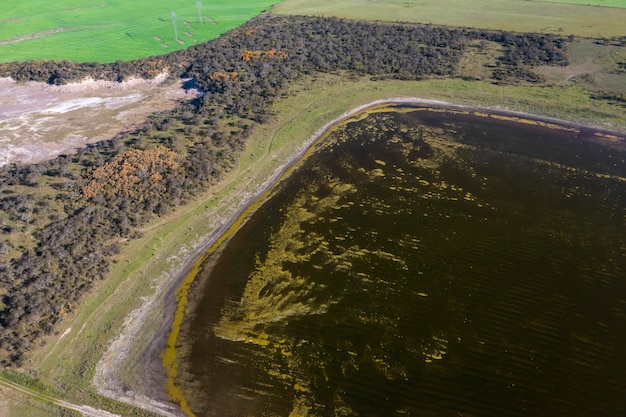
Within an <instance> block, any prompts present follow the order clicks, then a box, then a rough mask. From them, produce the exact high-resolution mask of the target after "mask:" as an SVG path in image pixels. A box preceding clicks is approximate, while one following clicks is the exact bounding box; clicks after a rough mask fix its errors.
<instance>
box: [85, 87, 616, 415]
mask: <svg viewBox="0 0 626 417" xmlns="http://www.w3.org/2000/svg"><path fill="white" fill-rule="evenodd" d="M394 105H397V106H402V105H406V106H416V107H417V108H419V107H426V110H429V106H432V108H431V109H430V110H437V111H442V112H454V111H458V112H462V113H463V114H465V113H466V112H467V114H472V113H481V114H475V115H476V116H482V115H483V114H486V115H487V116H486V117H492V116H494V115H495V116H500V118H503V117H504V118H506V119H505V120H510V121H512V122H518V123H524V122H526V123H529V122H534V124H537V125H542V126H545V127H549V128H550V127H553V126H554V127H556V128H567V129H577V130H578V131H585V132H593V133H595V134H596V137H597V138H598V139H608V140H611V142H612V143H614V144H615V143H616V144H619V145H618V146H626V136H625V135H624V134H622V133H619V132H615V131H611V130H609V129H605V128H600V127H595V126H587V125H581V124H576V123H573V122H569V121H565V120H561V119H557V118H551V117H544V116H538V115H533V114H529V113H523V112H514V111H510V110H503V109H499V108H494V107H483V106H474V105H458V104H454V103H450V102H446V101H438V100H429V99H420V98H415V97H404V98H403V97H398V98H390V99H381V100H375V101H372V102H370V103H367V104H364V105H361V106H358V107H355V108H353V109H351V110H348V111H346V112H344V113H343V114H342V115H340V116H339V117H336V118H335V119H333V120H331V121H329V122H328V123H326V124H325V125H324V126H322V127H321V128H319V129H317V130H316V131H315V133H314V134H313V135H312V136H310V137H309V138H307V139H306V140H305V141H304V142H303V143H302V144H300V145H298V147H297V148H296V151H295V152H293V153H292V154H291V155H289V156H288V157H287V158H286V159H285V161H283V162H282V163H281V164H280V165H279V166H278V167H277V168H276V169H274V170H273V171H272V173H271V174H270V175H269V177H267V178H266V179H265V181H263V182H262V184H261V185H260V186H258V187H257V189H256V190H254V191H253V192H246V190H243V189H235V190H232V191H230V192H229V194H228V198H226V199H225V200H227V201H225V202H224V203H223V204H228V203H229V202H230V200H232V199H237V197H238V196H241V197H243V198H241V199H240V200H239V203H238V204H236V205H235V206H234V208H231V209H230V210H228V214H227V215H226V216H224V217H223V218H221V219H218V220H217V225H216V228H215V229H214V230H213V231H212V232H210V233H209V234H208V235H206V236H204V237H200V242H199V243H198V244H196V246H195V247H193V248H192V249H190V250H189V251H188V252H187V253H186V254H185V256H184V259H183V260H182V261H181V263H180V265H179V266H177V267H176V268H174V269H173V270H170V271H165V272H164V273H163V274H162V276H161V277H157V278H155V281H157V279H159V278H162V279H159V284H158V285H157V286H156V287H157V288H156V289H155V292H154V294H153V295H152V296H150V297H147V298H146V299H144V300H143V302H142V305H141V306H140V307H139V308H137V309H135V310H134V311H132V312H131V313H130V314H129V316H128V317H127V318H126V320H125V322H124V328H123V329H122V331H121V332H120V333H119V335H118V336H117V337H116V338H115V340H114V341H113V342H112V343H110V344H109V347H108V348H107V351H106V353H105V354H104V355H103V357H102V358H101V359H100V360H99V361H98V363H97V365H96V374H95V376H94V379H93V385H94V386H95V388H96V389H97V391H98V392H99V393H100V394H103V395H105V396H107V397H110V398H113V399H116V400H119V401H123V402H126V403H129V404H131V405H135V406H137V407H140V408H145V409H148V410H151V411H154V412H157V413H159V414H162V415H164V416H184V415H186V414H184V413H183V412H182V410H181V408H180V407H177V406H176V405H175V404H174V403H173V402H172V400H171V399H170V397H169V396H168V393H167V392H166V389H165V386H166V383H168V381H169V380H171V381H173V378H174V377H175V375H176V372H177V370H176V366H175V364H174V368H173V369H172V368H170V369H169V370H167V369H166V368H165V366H164V364H163V362H162V361H161V353H162V352H163V350H164V347H165V345H166V343H167V344H168V345H170V346H172V349H173V350H172V352H174V354H175V341H176V337H177V334H176V336H175V337H174V338H173V339H172V338H171V335H172V334H173V333H177V329H176V325H175V324H174V325H172V323H173V322H174V320H175V317H176V316H177V315H181V316H180V317H181V319H182V317H184V313H185V311H184V310H185V307H186V297H187V294H186V292H185V291H187V289H186V288H185V285H186V284H190V283H191V282H193V280H194V278H195V275H194V274H193V270H194V268H196V267H197V265H199V264H200V263H201V262H202V261H203V260H204V259H205V258H206V256H207V253H208V252H209V251H210V250H212V249H214V248H217V247H218V246H220V245H221V244H222V243H224V242H225V241H226V240H227V239H228V238H229V236H230V235H231V234H232V233H234V232H236V231H237V230H238V229H239V226H240V225H241V224H242V223H243V222H244V221H245V219H246V218H247V216H248V215H250V214H251V213H252V212H253V211H254V210H255V209H256V207H257V206H258V205H260V204H262V202H263V201H264V196H266V195H267V194H268V193H271V191H272V189H273V187H274V185H275V184H277V183H279V182H280V181H281V180H282V179H284V178H285V177H286V175H288V174H289V173H290V172H291V171H292V170H293V169H295V168H296V167H297V166H298V165H299V163H300V162H301V161H303V158H305V157H306V154H307V152H309V151H312V150H314V145H315V144H316V143H317V142H318V141H319V140H320V139H322V138H323V137H324V135H325V134H326V133H328V132H329V131H330V130H331V129H332V127H333V126H335V125H338V124H340V123H344V122H346V121H347V120H349V119H350V118H351V117H353V116H355V115H357V114H360V113H362V112H365V111H367V110H376V109H377V108H380V109H381V110H383V109H384V108H385V107H392V106H394ZM496 118H497V117H496ZM537 122H540V123H537ZM271 158H272V157H271V155H266V156H264V157H263V159H262V160H263V161H267V160H271ZM244 185H245V184H244ZM240 187H241V188H243V187H244V186H240ZM238 193H242V194H243V195H240V194H238ZM219 207H220V206H219V204H218V206H216V208H214V209H212V210H217V209H218V208H219ZM157 313H158V314H159V315H160V316H161V317H162V321H161V325H160V327H159V329H158V331H157V332H156V333H155V334H154V335H153V336H152V338H151V339H150V341H149V342H148V343H147V345H146V344H143V345H139V346H137V345H136V346H135V347H134V348H133V347H132V343H133V341H134V339H135V336H136V335H137V334H139V333H140V332H141V331H142V327H143V325H144V321H145V319H146V318H147V317H150V316H153V315H154V314H157ZM172 342H174V343H172ZM131 352H135V353H137V352H139V357H143V358H145V362H144V363H143V364H142V365H143V366H142V370H143V372H142V373H143V376H144V381H145V383H146V384H147V385H149V386H148V387H147V388H146V389H145V390H144V392H143V393H139V392H135V391H132V390H128V389H127V388H125V387H122V386H120V385H121V384H120V383H119V379H118V378H116V376H115V372H116V371H115V370H116V369H122V367H123V364H124V363H125V361H127V360H129V359H130V356H131ZM163 371H166V373H164V372H163ZM133 389H136V387H133ZM146 392H148V393H149V394H148V395H146V394H145V393H146ZM175 399H176V400H178V401H179V402H180V398H175ZM183 401H184V398H183ZM181 406H183V407H182V408H184V404H181Z"/></svg>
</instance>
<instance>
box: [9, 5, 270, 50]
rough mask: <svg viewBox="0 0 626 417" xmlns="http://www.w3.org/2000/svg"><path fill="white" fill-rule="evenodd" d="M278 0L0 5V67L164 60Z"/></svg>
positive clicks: (236, 23)
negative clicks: (54, 61) (61, 61)
mask: <svg viewBox="0 0 626 417" xmlns="http://www.w3.org/2000/svg"><path fill="white" fill-rule="evenodd" d="M279 1H280V0H200V2H199V3H198V2H197V1H196V0H156V1H155V0H152V1H148V0H125V1H122V0H63V1H53V0H1V1H0V62H9V61H25V60H31V59H67V60H71V61H77V62H94V61H97V62H113V61H117V60H130V59H135V58H141V57H147V56H152V55H163V54H167V53H169V52H172V51H175V50H178V49H184V48H188V47H190V46H192V45H194V44H197V43H201V42H205V41H207V40H210V39H213V38H216V37H218V36H219V35H221V34H223V33H225V32H227V31H228V30H230V29H232V28H234V27H236V26H239V25H241V24H243V23H245V22H246V21H248V20H250V19H251V18H252V17H254V16H256V15H258V14H259V13H261V12H262V11H264V10H267V9H268V8H269V7H271V5H272V4H275V3H278V2H279ZM172 12H173V13H174V14H175V16H176V19H175V26H176V34H177V35H178V39H177V38H176V35H175V30H174V20H173V18H172Z"/></svg>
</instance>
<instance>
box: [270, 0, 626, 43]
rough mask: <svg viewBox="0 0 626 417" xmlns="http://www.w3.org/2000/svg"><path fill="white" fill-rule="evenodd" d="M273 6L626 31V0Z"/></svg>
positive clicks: (296, 1) (344, 0)
mask: <svg viewBox="0 0 626 417" xmlns="http://www.w3.org/2000/svg"><path fill="white" fill-rule="evenodd" d="M573 3H579V4H573ZM605 6H611V7H605ZM274 12H275V13H278V14H296V15H308V16H337V17H342V18H352V19H366V20H381V21H388V22H418V23H431V24H436V25H447V26H459V27H471V28H481V29H494V30H509V31H514V32H539V33H556V34H561V35H576V36H582V37H595V38H599V37H606V38H611V37H617V36H624V35H626V29H625V28H626V23H625V22H626V0H604V1H602V0H596V1H593V0H550V1H539V0H474V1H468V0H317V1H310V0H285V1H283V2H281V3H280V4H278V5H276V6H275V7H274Z"/></svg>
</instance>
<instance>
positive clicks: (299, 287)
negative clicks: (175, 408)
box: [162, 103, 578, 417]
mask: <svg viewBox="0 0 626 417" xmlns="http://www.w3.org/2000/svg"><path fill="white" fill-rule="evenodd" d="M420 110H422V111H430V112H442V113H451V114H464V115H473V116H478V117H490V118H493V119H497V120H504V121H510V122H516V123H522V124H528V125H537V126H542V127H546V128H550V129H559V130H566V131H573V132H578V129H577V128H574V127H567V126H563V125H559V124H556V123H551V122H544V121H541V120H535V119H531V118H526V117H519V116H512V115H502V114H491V113H485V112H480V111H471V110H466V109H463V108H433V107H428V108H426V107H424V108H396V107H394V104H390V103H384V104H379V105H376V106H372V107H370V108H368V109H365V110H363V111H362V112H360V113H358V114H356V115H353V116H351V117H349V118H346V119H343V120H342V121H340V122H338V123H336V124H334V125H332V126H331V127H329V128H328V129H327V130H326V131H325V132H324V133H323V134H322V135H320V137H319V139H317V140H316V141H315V142H314V144H313V146H311V147H309V149H308V150H307V151H306V152H305V153H304V154H303V156H302V157H301V158H300V159H299V160H298V163H300V162H302V161H304V160H305V159H306V158H308V157H309V156H310V155H311V154H312V153H313V152H314V151H315V150H317V149H318V148H319V145H320V144H322V143H323V142H324V141H326V139H327V138H328V136H329V135H330V134H331V133H333V132H334V131H335V130H337V129H338V128H339V127H341V126H344V125H346V124H347V123H349V122H354V121H359V120H362V119H364V118H366V117H367V116H369V115H370V114H374V113H385V112H391V111H393V112H413V111H420ZM381 162H382V163H383V164H384V162H383V161H381ZM298 163H296V164H293V165H291V167H289V168H288V169H287V170H285V172H284V173H283V174H282V175H281V177H280V178H279V179H278V181H277V182H276V183H278V182H281V181H282V180H284V179H285V178H287V177H288V176H289V175H290V174H291V173H292V172H293V170H294V169H295V167H296V166H297V165H298ZM373 175H375V173H373ZM276 183H275V184H276ZM332 188H333V193H332V195H331V196H330V197H327V198H326V199H322V200H318V201H315V202H311V201H306V199H305V197H303V196H301V197H300V198H299V199H297V201H296V202H295V203H294V204H293V205H291V206H290V207H288V208H287V209H286V215H285V219H286V220H285V223H284V224H283V226H282V227H281V228H280V230H279V231H278V232H276V234H275V235H274V236H273V238H272V241H271V246H270V249H269V252H268V254H267V256H266V258H265V259H264V260H262V261H261V260H258V259H257V267H256V268H255V272H253V274H252V275H251V276H250V279H249V282H248V284H247V285H246V287H245V290H244V294H243V296H242V299H241V301H240V302H239V303H238V304H231V305H228V306H227V308H226V309H225V310H224V313H223V317H222V318H221V320H220V321H219V323H218V324H217V326H216V327H215V333H216V335H217V336H219V337H221V338H224V339H228V340H233V341H244V342H247V343H254V344H256V345H259V346H263V347H269V348H271V349H272V351H274V352H276V353H280V354H281V356H283V358H284V359H285V360H286V362H287V363H288V366H289V368H292V369H293V368H296V367H297V366H298V364H297V363H295V362H294V361H296V359H295V358H294V357H293V355H292V353H291V351H290V346H289V343H288V342H287V341H286V340H284V339H277V340H270V339H269V336H268V335H267V333H265V332H263V331H257V330H255V328H258V327H259V326H258V325H259V324H263V323H268V322H275V321H280V320H282V319H284V318H287V317H290V316H295V315H302V314H321V313H323V312H324V311H325V310H326V309H327V308H328V305H329V303H333V300H327V302H326V303H321V304H319V305H317V306H313V305H311V304H310V303H309V304H307V303H306V301H307V300H310V298H309V297H308V296H309V292H311V291H313V290H314V289H313V288H310V286H308V285H307V284H306V282H305V280H304V279H303V278H301V277H298V276H293V275H292V274H291V273H290V272H289V271H287V270H285V269H284V268H283V267H282V262H283V261H285V259H287V260H289V259H292V260H293V261H294V262H295V261H303V260H306V259H304V258H306V257H310V256H312V254H314V253H315V252H311V251H310V250H311V248H317V249H315V250H316V251H324V249H325V246H324V242H323V241H322V240H320V239H317V237H316V236H314V235H312V236H307V242H306V243H303V242H302V241H301V240H299V239H298V238H302V236H301V234H302V229H301V227H300V225H301V224H302V223H303V222H306V221H307V219H309V218H310V217H312V216H314V215H315V213H318V212H319V211H324V210H327V209H331V208H333V206H335V205H336V204H338V203H339V201H338V200H339V198H341V197H345V196H346V195H349V194H350V192H351V190H352V189H353V188H354V185H352V184H345V183H335V184H332ZM274 189H275V188H274V187H270V188H269V189H268V190H266V191H265V192H264V193H263V194H262V195H261V196H260V197H259V198H258V199H256V200H255V201H254V202H253V203H252V204H251V205H249V206H248V207H247V208H246V209H245V210H244V211H243V212H242V213H241V214H240V215H239V217H237V219H236V220H235V221H234V222H233V223H232V225H231V226H230V227H229V228H228V229H227V231H226V232H225V233H224V234H222V235H221V236H220V237H219V238H218V239H217V240H216V241H215V243H214V244H213V245H212V246H211V247H210V248H209V249H208V250H207V252H206V253H205V254H204V255H203V256H202V257H201V258H200V259H198V260H197V261H196V262H195V263H194V265H193V268H192V269H191V271H190V272H189V274H188V275H187V276H186V277H185V280H184V281H183V282H182V284H181V285H180V287H179V289H178V290H177V294H176V302H177V309H176V312H175V315H174V320H173V323H172V328H171V331H170V334H169V336H168V339H167V343H166V346H165V349H164V351H163V354H162V359H163V364H164V366H165V368H166V369H167V390H168V393H169V395H170V397H171V398H172V400H173V401H174V402H176V403H178V404H179V405H180V407H181V409H182V410H183V411H184V412H185V413H186V414H187V415H189V416H193V415H194V414H193V412H192V410H191V409H190V407H189V405H188V403H187V401H186V399H185V397H184V395H183V392H182V390H181V389H180V388H179V387H178V386H177V385H176V377H177V375H178V365H177V361H176V357H177V352H176V343H177V340H178V335H179V332H180V326H181V324H182V322H183V320H184V318H185V315H186V313H187V305H188V292H189V289H190V287H191V285H192V283H193V282H194V280H195V278H196V276H197V274H198V272H199V270H200V266H201V264H202V263H203V262H204V261H205V260H206V259H207V258H208V257H209V256H210V255H211V254H213V253H214V252H215V251H216V250H217V249H218V248H219V247H220V246H221V245H223V244H224V243H225V242H226V241H227V240H228V239H229V238H230V237H231V236H232V235H233V234H234V233H235V232H236V231H237V230H239V229H240V227H241V226H242V225H243V224H244V223H245V221H246V219H247V218H248V217H249V216H250V215H251V214H252V213H254V212H255V211H256V210H257V209H258V207H260V206H261V204H262V203H263V202H264V201H266V200H267V198H268V197H269V196H270V195H271V194H272V192H273V191H274ZM466 199H467V198H466ZM311 203H314V206H315V208H314V209H313V212H311V211H310V210H309V209H307V208H306V207H305V205H307V204H308V205H309V208H310V207H311ZM341 204H349V202H348V203H345V202H343V203H341ZM303 245H306V246H307V248H306V249H307V250H306V251H303V250H302V249H303ZM363 255H365V253H359V248H350V250H348V251H347V252H346V253H344V254H343V255H342V256H341V257H340V258H342V259H339V258H338V257H335V259H334V261H335V262H336V267H337V268H339V269H340V268H343V269H349V268H350V265H351V264H350V260H351V259H354V258H356V257H359V256H363ZM368 255H370V256H371V255H372V253H369V254H368ZM379 255H380V256H382V257H386V256H385V255H390V254H379ZM392 260H393V259H392ZM262 294H263V295H262ZM285 294H287V296H285ZM420 296H422V295H421V294H420ZM423 296H427V294H423ZM364 320H367V318H364ZM446 344H447V341H446V340H444V339H441V340H439V339H433V347H432V352H425V353H424V354H425V355H426V356H428V357H429V358H430V360H432V359H440V357H441V356H442V354H443V353H442V352H444V351H445V345H446ZM427 353H428V354H427ZM374 359H375V360H374V361H375V362H376V363H377V364H378V365H380V367H381V370H384V368H389V369H387V370H386V372H384V373H385V374H388V376H391V377H393V375H394V374H396V375H397V376H401V375H402V373H403V371H402V369H401V368H398V369H392V368H393V366H391V367H390V364H387V363H385V360H384V359H383V358H374ZM272 374H273V376H275V377H278V378H280V379H283V380H286V379H289V381H285V382H289V383H290V384H291V385H292V387H293V389H294V391H296V392H300V393H302V394H305V393H306V392H307V391H308V387H307V383H306V381H302V380H300V379H298V378H297V377H294V376H293V375H289V373H285V372H284V371H281V370H278V369H277V370H275V372H273V373H272ZM294 375H295V374H294ZM308 400H309V399H307V398H306V395H301V396H296V397H295V398H294V404H293V410H292V412H291V414H290V415H291V416H294V417H295V416H298V415H307V413H308V410H309V408H310V404H309V401H308Z"/></svg>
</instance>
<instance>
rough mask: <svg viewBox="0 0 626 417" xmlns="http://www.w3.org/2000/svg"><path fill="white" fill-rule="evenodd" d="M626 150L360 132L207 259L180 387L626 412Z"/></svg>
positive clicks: (451, 127) (412, 123) (396, 411)
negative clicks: (625, 404)
mask: <svg viewBox="0 0 626 417" xmlns="http://www.w3.org/2000/svg"><path fill="white" fill-rule="evenodd" d="M624 143H625V142H624V139H623V138H622V139H618V140H604V139H602V138H599V137H597V136H594V135H593V132H587V131H586V130H584V129H578V128H571V127H568V128H565V127H559V126H557V125H554V124H549V125H548V124H547V123H543V122H542V123H529V122H528V121H525V120H523V119H520V118H511V117H489V115H485V114H481V115H479V116H475V115H472V114H469V112H464V113H463V114H461V113H459V112H454V111H449V112H441V111H440V110H439V111H435V112H432V111H429V109H424V108H390V109H389V110H388V111H387V112H380V111H379V112H374V113H372V114H370V115H369V116H368V117H363V118H360V119H359V120H357V121H353V122H347V123H344V124H343V125H341V126H340V127H338V128H337V129H334V130H333V132H332V133H331V134H330V135H329V136H328V137H326V138H325V139H324V142H323V146H320V149H319V150H318V151H317V152H315V153H314V154H313V155H312V156H310V157H309V158H308V159H307V160H306V161H304V162H303V163H302V165H301V166H300V168H298V169H297V170H296V171H295V172H294V173H293V174H292V175H291V176H290V177H289V178H287V179H285V180H284V181H283V182H281V184H280V185H279V186H277V187H276V189H275V190H274V192H273V194H272V196H271V197H270V198H269V199H268V200H267V201H266V202H265V203H264V204H263V205H261V207H260V208H259V209H258V210H257V211H256V212H255V213H254V214H253V215H251V216H250V218H249V219H248V221H247V222H246V224H245V225H244V226H243V227H242V228H241V229H240V230H239V231H238V232H237V233H236V234H235V235H234V236H233V237H232V238H231V239H230V240H229V241H228V243H227V244H225V246H224V247H223V248H222V249H221V250H220V251H219V252H217V253H215V255H213V256H211V257H209V258H208V259H207V261H206V263H205V265H204V267H203V268H202V272H201V273H200V274H199V276H198V277H197V279H196V282H195V283H194V286H195V288H194V289H195V290H198V291H194V294H196V295H195V297H194V299H193V302H192V305H193V309H192V310H193V311H192V314H190V315H189V316H188V319H187V320H186V322H185V323H184V325H183V328H182V334H183V337H182V338H181V339H180V343H181V344H183V345H184V346H185V349H183V351H184V353H183V354H182V355H181V356H184V358H183V361H182V363H181V364H180V368H181V371H182V372H181V373H180V377H179V378H178V380H177V381H176V383H177V385H178V386H179V387H180V388H181V389H182V391H183V392H184V393H185V396H186V399H187V401H188V403H189V404H190V407H191V409H192V410H193V411H194V413H195V414H196V415H197V416H213V415H215V416H218V415H219V416H248V415H254V416H296V415H300V416H336V415H342V416H381V415H385V416H395V415H397V416H406V415H412V416H427V415H428V416H430V415H440V416H448V415H449V416H457V415H481V416H494V417H495V416H502V415H507V416H536V415H555V414H558V415H570V416H588V415H592V414H595V413H598V412H600V410H602V411H601V414H602V415H619V413H620V412H621V411H623V404H622V398H623V394H624V391H623V389H624V388H623V381H626V357H625V356H624V354H623V352H625V351H626V334H624V332H623V331H622V329H623V324H624V321H625V319H626V280H624V276H626V257H625V256H624V250H625V248H626V225H625V218H626V178H624V173H625V172H626V165H625V159H626V158H625V157H626V150H625V148H626V147H625V146H624ZM582 393H584V395H582Z"/></svg>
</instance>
